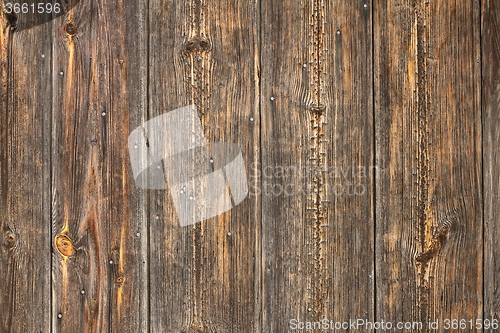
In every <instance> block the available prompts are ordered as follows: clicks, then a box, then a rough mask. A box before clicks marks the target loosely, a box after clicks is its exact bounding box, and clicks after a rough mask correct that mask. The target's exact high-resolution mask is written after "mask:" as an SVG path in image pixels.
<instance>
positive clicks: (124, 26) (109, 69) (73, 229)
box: [52, 1, 149, 332]
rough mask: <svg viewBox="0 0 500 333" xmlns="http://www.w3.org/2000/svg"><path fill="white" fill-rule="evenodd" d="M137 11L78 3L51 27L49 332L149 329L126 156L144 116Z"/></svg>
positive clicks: (142, 199) (143, 258)
mask: <svg viewBox="0 0 500 333" xmlns="http://www.w3.org/2000/svg"><path fill="white" fill-rule="evenodd" d="M145 6H146V5H145V4H143V3H142V2H140V1H137V2H133V3H127V5H126V6H125V4H124V3H123V2H120V1H119V2H116V1H99V2H94V1H81V2H80V3H79V4H78V5H77V6H76V7H74V9H73V10H72V11H71V12H69V13H68V14H67V15H66V16H64V17H63V18H61V19H57V20H55V21H54V22H55V23H54V24H55V27H54V31H55V47H54V52H55V53H54V56H55V61H54V70H55V71H56V75H55V76H56V77H55V109H54V114H53V140H54V141H53V146H52V152H53V158H52V160H53V163H54V164H53V188H54V191H53V192H54V194H53V205H54V216H53V234H54V245H55V249H54V257H53V267H54V268H53V276H54V297H53V308H54V331H57V332H107V331H109V332H132V331H134V332H147V331H148V329H149V328H148V323H149V317H148V285H147V283H148V277H147V268H148V267H147V248H148V238H147V219H146V211H145V209H144V207H146V195H145V192H144V191H143V190H141V189H139V188H138V187H136V186H135V185H134V179H133V176H132V172H131V169H130V161H129V151H128V149H129V147H128V135H129V133H130V131H131V130H132V129H133V128H134V127H135V126H137V124H139V123H140V122H141V121H142V120H143V115H144V113H145V111H146V78H147V75H146V74H147V47H146V34H147V29H146V17H145V16H146V14H145V13H146V7H145Z"/></svg>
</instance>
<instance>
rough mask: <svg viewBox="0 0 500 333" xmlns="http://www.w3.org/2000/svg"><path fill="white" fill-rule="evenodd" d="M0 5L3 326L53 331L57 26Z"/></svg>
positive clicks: (0, 276) (0, 320)
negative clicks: (31, 23) (18, 16)
mask: <svg viewBox="0 0 500 333" xmlns="http://www.w3.org/2000/svg"><path fill="white" fill-rule="evenodd" d="M0 7H1V8H2V14H0V184H1V186H0V232H1V235H2V236H1V241H0V243H1V247H0V272H1V273H0V286H1V287H0V288H1V289H0V290H1V292H0V308H1V309H2V310H1V311H0V332H49V331H50V294H51V291H50V288H51V286H50V251H51V240H50V229H51V228H50V223H49V221H50V110H51V107H52V98H51V95H52V82H51V70H52V68H51V59H52V57H51V44H52V38H51V29H50V27H49V26H39V27H35V28H32V29H30V30H23V29H19V30H17V29H14V28H15V27H22V24H24V23H23V22H15V20H14V18H13V17H12V16H10V17H6V16H4V15H3V2H2V1H0ZM9 19H10V20H9ZM16 23H18V24H19V26H17V25H16ZM21 30H22V31H21Z"/></svg>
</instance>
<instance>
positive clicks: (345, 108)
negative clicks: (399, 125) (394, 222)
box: [261, 1, 374, 332]
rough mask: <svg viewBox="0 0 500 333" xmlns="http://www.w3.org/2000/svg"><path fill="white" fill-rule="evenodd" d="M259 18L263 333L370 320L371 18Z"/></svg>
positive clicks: (308, 14)
mask: <svg viewBox="0 0 500 333" xmlns="http://www.w3.org/2000/svg"><path fill="white" fill-rule="evenodd" d="M262 6H263V8H262V24H261V27H262V44H261V45H262V56H261V59H262V73H263V75H262V80H261V82H262V96H261V101H262V102H261V103H262V111H261V112H262V160H261V163H262V171H263V173H262V177H261V178H262V179H261V182H262V190H263V196H262V211H263V213H262V225H263V233H262V234H263V239H262V243H263V259H262V261H263V267H264V275H263V276H264V280H263V290H264V294H263V328H264V330H263V331H265V332H286V331H287V329H288V325H289V321H290V320H291V319H293V318H301V319H303V320H308V321H317V320H321V319H323V318H325V316H326V315H328V316H330V317H332V318H342V317H344V316H345V315H346V314H350V315H352V316H354V317H356V318H366V319H370V320H373V319H374V288H373V283H374V276H373V272H374V267H373V255H374V250H373V230H374V229H373V223H374V219H373V212H374V210H373V202H374V196H373V194H374V193H373V191H374V187H373V174H372V172H373V169H372V168H371V166H373V165H374V162H373V146H374V145H373V116H372V114H373V112H372V111H373V107H372V78H371V70H372V64H371V61H372V60H371V59H372V56H371V52H372V44H371V39H372V34H371V27H372V22H371V8H369V7H368V6H366V7H365V6H363V3H361V2H350V1H349V2H338V1H311V2H302V3H296V2H263V3H262ZM333 13H335V15H333ZM275 36H280V37H279V38H275ZM291 41H293V42H291ZM282 169H284V170H285V171H282ZM344 173H346V174H344ZM360 173H361V174H360ZM280 192H282V193H280ZM355 193H359V194H361V193H362V195H356V194H355ZM353 239H356V241H353ZM354 290H356V293H358V292H359V295H363V296H362V297H352V296H353V295H352V293H353V291H354Z"/></svg>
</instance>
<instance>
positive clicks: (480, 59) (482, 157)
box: [478, 0, 488, 318]
mask: <svg viewBox="0 0 500 333" xmlns="http://www.w3.org/2000/svg"><path fill="white" fill-rule="evenodd" d="M485 2H488V0H485ZM478 3H479V4H478V6H479V37H478V38H479V55H478V56H479V117H480V140H481V168H480V169H481V198H482V200H481V205H482V207H481V210H482V230H481V237H482V239H481V244H482V246H481V251H482V254H481V260H482V264H481V266H482V281H481V297H482V302H481V304H482V309H481V310H480V311H481V316H482V317H481V318H487V317H486V309H485V296H486V293H485V287H484V284H485V280H486V279H485V276H484V275H485V272H486V255H485V250H486V242H485V236H486V218H485V216H486V215H485V205H486V204H485V200H486V196H485V188H486V186H485V179H484V174H485V172H486V171H487V170H485V161H484V157H485V156H484V155H485V151H484V149H485V148H484V123H485V120H484V116H485V115H484V112H483V86H482V82H483V78H484V75H483V74H484V73H483V29H482V28H483V19H484V17H483V0H479V1H478Z"/></svg>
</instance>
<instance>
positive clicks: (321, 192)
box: [307, 0, 326, 319]
mask: <svg viewBox="0 0 500 333" xmlns="http://www.w3.org/2000/svg"><path fill="white" fill-rule="evenodd" d="M324 7H325V5H324V1H323V0H314V4H313V14H312V21H313V22H312V27H313V50H314V51H313V53H312V55H313V64H314V65H313V91H312V95H313V96H312V99H313V103H312V105H311V107H310V114H311V134H312V136H311V137H310V140H311V147H310V158H309V163H310V166H312V168H311V171H312V173H311V177H312V179H311V182H312V193H310V196H311V198H310V201H311V204H312V206H311V207H308V209H307V210H308V211H310V212H312V221H313V226H312V227H313V232H312V237H313V241H312V244H313V249H312V254H313V258H312V259H313V263H312V266H313V267H312V268H313V278H312V280H311V295H312V302H313V304H314V305H313V306H311V311H313V315H314V317H315V318H317V319H319V318H320V317H321V316H322V315H323V312H324V294H323V290H324V288H323V285H324V281H323V280H324V277H323V269H324V266H323V260H324V254H323V248H322V245H323V244H322V243H323V242H324V240H323V238H324V231H323V228H322V225H323V223H324V221H325V213H326V212H325V207H324V205H323V202H324V201H325V184H326V175H325V173H324V168H325V166H326V149H325V146H326V144H325V142H326V140H325V134H324V125H325V123H326V121H325V118H326V116H325V111H326V107H325V106H324V105H323V103H322V97H323V93H324V92H323V45H324V37H323V36H324Z"/></svg>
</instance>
